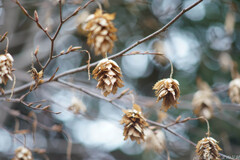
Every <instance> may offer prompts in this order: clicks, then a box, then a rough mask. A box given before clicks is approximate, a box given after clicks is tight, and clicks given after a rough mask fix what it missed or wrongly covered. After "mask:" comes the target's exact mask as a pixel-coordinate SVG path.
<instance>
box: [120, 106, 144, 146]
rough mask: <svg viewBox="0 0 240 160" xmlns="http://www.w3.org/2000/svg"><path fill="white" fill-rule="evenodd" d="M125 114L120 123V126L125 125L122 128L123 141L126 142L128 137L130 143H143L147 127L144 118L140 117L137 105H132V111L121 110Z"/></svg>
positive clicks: (140, 112) (140, 111)
mask: <svg viewBox="0 0 240 160" xmlns="http://www.w3.org/2000/svg"><path fill="white" fill-rule="evenodd" d="M123 112H124V113H125V114H124V116H123V117H122V120H121V121H120V123H121V124H125V126H124V132H123V135H124V137H125V138H124V140H127V139H128V137H130V139H131V140H132V141H134V140H135V141H137V143H138V144H140V141H141V140H143V141H144V136H145V133H144V132H145V129H144V128H145V127H146V126H148V123H147V122H146V120H145V118H144V117H143V115H142V110H141V108H140V106H139V105H137V104H134V105H133V109H129V110H123Z"/></svg>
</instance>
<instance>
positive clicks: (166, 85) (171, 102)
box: [153, 78, 180, 112]
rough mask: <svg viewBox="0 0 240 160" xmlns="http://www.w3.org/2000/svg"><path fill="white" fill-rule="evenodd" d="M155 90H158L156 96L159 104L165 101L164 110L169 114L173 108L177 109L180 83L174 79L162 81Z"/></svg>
mask: <svg viewBox="0 0 240 160" xmlns="http://www.w3.org/2000/svg"><path fill="white" fill-rule="evenodd" d="M153 89H154V90H156V91H155V95H156V97H157V102H158V101H159V100H161V99H163V102H162V110H164V111H165V112H167V110H168V109H169V108H170V107H171V106H174V107H177V104H178V101H177V100H178V98H179V97H180V89H179V83H178V81H177V80H175V79H172V78H167V79H163V80H160V81H158V82H157V83H156V84H155V85H154V86H153Z"/></svg>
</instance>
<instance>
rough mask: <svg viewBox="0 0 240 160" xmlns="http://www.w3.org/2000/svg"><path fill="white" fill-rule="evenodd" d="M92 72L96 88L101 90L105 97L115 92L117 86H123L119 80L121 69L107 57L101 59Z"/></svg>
mask: <svg viewBox="0 0 240 160" xmlns="http://www.w3.org/2000/svg"><path fill="white" fill-rule="evenodd" d="M92 74H93V78H94V79H97V81H98V84H97V88H100V89H101V90H102V93H103V95H104V96H105V97H106V96H107V95H108V94H110V93H113V94H115V93H116V92H117V89H118V87H119V88H121V87H123V86H124V85H123V81H122V80H121V77H122V72H121V69H120V67H119V66H118V65H117V63H116V62H114V61H113V60H108V59H107V58H105V59H103V60H101V61H100V62H99V64H98V65H97V66H96V68H95V69H94V70H93V72H92Z"/></svg>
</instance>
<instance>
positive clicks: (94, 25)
mask: <svg viewBox="0 0 240 160" xmlns="http://www.w3.org/2000/svg"><path fill="white" fill-rule="evenodd" d="M114 18H115V14H108V13H103V12H102V10H101V9H98V10H96V12H95V13H94V14H91V15H89V16H88V18H87V20H86V25H84V29H85V30H86V31H88V32H89V33H88V40H87V43H88V45H90V46H92V47H93V48H94V52H95V54H96V55H100V54H102V56H103V57H104V56H105V54H106V53H107V52H109V53H111V52H112V48H113V46H114V41H116V40H117V36H116V33H115V32H117V29H116V28H115V27H114V25H113V23H112V20H114Z"/></svg>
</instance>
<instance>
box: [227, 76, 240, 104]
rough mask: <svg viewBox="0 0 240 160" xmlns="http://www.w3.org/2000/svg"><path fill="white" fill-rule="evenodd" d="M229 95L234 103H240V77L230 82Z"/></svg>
mask: <svg viewBox="0 0 240 160" xmlns="http://www.w3.org/2000/svg"><path fill="white" fill-rule="evenodd" d="M228 95H229V97H230V99H231V101H232V102H233V103H238V104H240V78H236V79H234V80H232V81H231V82H230V83H229V90H228Z"/></svg>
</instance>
